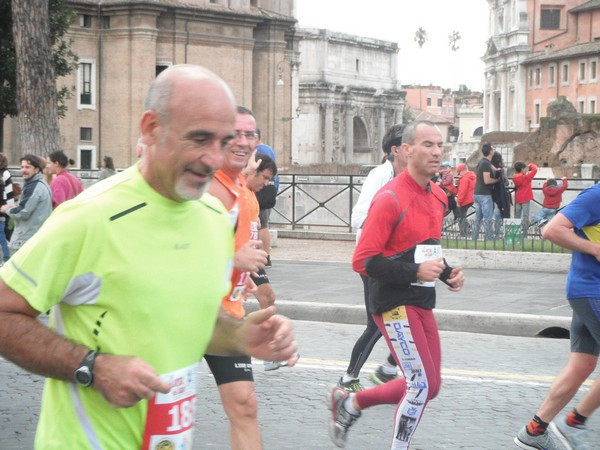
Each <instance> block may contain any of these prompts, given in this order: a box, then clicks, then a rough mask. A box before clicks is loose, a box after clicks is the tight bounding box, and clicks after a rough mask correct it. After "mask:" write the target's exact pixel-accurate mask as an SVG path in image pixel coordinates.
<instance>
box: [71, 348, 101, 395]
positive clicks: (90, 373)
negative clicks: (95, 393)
mask: <svg viewBox="0 0 600 450" xmlns="http://www.w3.org/2000/svg"><path fill="white" fill-rule="evenodd" d="M96 356H98V352H97V351H95V350H90V351H89V352H88V353H87V355H85V358H83V361H81V364H79V367H78V368H77V369H76V370H75V376H74V378H75V383H77V384H78V385H80V386H83V387H88V386H91V385H92V383H93V382H94V363H95V362H96Z"/></svg>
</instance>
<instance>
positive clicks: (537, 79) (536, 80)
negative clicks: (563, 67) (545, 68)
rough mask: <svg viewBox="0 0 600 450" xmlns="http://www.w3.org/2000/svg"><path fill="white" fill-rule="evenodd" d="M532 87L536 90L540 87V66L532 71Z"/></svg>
mask: <svg viewBox="0 0 600 450" xmlns="http://www.w3.org/2000/svg"><path fill="white" fill-rule="evenodd" d="M533 77H534V78H533V85H534V87H536V88H539V87H542V66H536V67H535V68H534V69H533Z"/></svg>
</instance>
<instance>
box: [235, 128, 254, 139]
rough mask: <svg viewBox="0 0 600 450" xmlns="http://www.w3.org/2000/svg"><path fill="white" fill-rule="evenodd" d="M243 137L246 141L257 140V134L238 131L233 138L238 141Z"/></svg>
mask: <svg viewBox="0 0 600 450" xmlns="http://www.w3.org/2000/svg"><path fill="white" fill-rule="evenodd" d="M242 136H244V137H245V138H246V139H247V140H248V141H256V140H257V139H258V133H257V132H256V131H239V130H235V138H236V139H239V138H241V137H242Z"/></svg>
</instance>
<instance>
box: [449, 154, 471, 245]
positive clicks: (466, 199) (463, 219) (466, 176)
mask: <svg viewBox="0 0 600 450" xmlns="http://www.w3.org/2000/svg"><path fill="white" fill-rule="evenodd" d="M456 175H457V176H458V185H457V194H456V203H457V208H456V209H455V210H454V218H455V219H456V220H458V224H459V225H458V226H459V230H460V235H461V236H463V237H467V236H468V231H467V212H468V209H469V208H470V207H471V206H473V202H474V199H473V194H474V192H475V180H476V176H475V172H472V171H470V170H469V166H467V165H466V164H465V163H461V164H459V165H458V166H456Z"/></svg>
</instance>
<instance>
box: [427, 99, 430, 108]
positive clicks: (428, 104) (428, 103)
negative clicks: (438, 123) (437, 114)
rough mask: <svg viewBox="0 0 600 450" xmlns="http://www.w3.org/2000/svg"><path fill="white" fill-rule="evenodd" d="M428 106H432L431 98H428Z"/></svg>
mask: <svg viewBox="0 0 600 450" xmlns="http://www.w3.org/2000/svg"><path fill="white" fill-rule="evenodd" d="M427 106H431V97H427Z"/></svg>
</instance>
